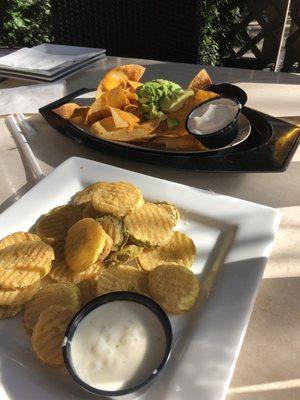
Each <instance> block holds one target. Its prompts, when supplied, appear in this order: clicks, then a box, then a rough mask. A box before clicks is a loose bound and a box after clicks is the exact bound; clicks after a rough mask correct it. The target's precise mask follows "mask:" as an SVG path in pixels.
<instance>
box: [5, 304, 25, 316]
mask: <svg viewBox="0 0 300 400" xmlns="http://www.w3.org/2000/svg"><path fill="white" fill-rule="evenodd" d="M21 310H22V306H19V305H16V306H0V319H6V318H11V317H14V316H15V315H17V314H18V313H19V312H20V311H21Z"/></svg>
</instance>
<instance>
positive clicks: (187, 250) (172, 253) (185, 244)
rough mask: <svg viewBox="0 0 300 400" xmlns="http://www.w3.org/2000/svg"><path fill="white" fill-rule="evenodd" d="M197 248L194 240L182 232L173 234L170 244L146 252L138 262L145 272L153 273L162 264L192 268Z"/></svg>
mask: <svg viewBox="0 0 300 400" xmlns="http://www.w3.org/2000/svg"><path fill="white" fill-rule="evenodd" d="M195 257H196V247H195V244H194V242H193V240H192V239H191V238H190V237H188V236H187V235H185V234H184V233H181V232H173V233H172V236H171V238H170V240H169V241H168V243H166V244H164V245H163V246H161V247H158V248H155V249H150V250H146V251H144V252H143V253H142V254H141V255H140V256H139V257H138V262H139V264H140V266H141V267H142V268H143V269H144V270H145V271H151V270H152V269H154V268H156V267H157V266H158V265H161V264H169V263H174V264H179V265H182V266H184V267H186V268H190V267H191V266H192V264H193V262H194V261H195Z"/></svg>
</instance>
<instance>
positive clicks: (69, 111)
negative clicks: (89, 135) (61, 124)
mask: <svg viewBox="0 0 300 400" xmlns="http://www.w3.org/2000/svg"><path fill="white" fill-rule="evenodd" d="M77 108H80V106H79V105H78V104H76V103H66V104H63V105H62V106H60V107H57V108H55V109H54V110H53V111H54V112H55V113H56V114H58V115H60V116H61V117H63V118H64V119H67V120H69V119H70V118H71V117H72V115H73V112H74V111H75V110H76V109H77Z"/></svg>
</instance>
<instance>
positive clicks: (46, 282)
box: [41, 275, 55, 288]
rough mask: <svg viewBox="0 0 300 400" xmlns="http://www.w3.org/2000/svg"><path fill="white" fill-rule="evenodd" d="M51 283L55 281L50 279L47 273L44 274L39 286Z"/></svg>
mask: <svg viewBox="0 0 300 400" xmlns="http://www.w3.org/2000/svg"><path fill="white" fill-rule="evenodd" d="M53 283H55V281H54V280H53V279H51V278H50V276H49V275H46V276H45V278H43V279H42V280H41V287H43V288H44V287H46V286H49V285H52V284H53Z"/></svg>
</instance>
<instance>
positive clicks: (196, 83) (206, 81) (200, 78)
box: [188, 69, 212, 90]
mask: <svg viewBox="0 0 300 400" xmlns="http://www.w3.org/2000/svg"><path fill="white" fill-rule="evenodd" d="M211 84H212V80H211V78H210V76H209V75H208V73H207V72H206V70H205V69H201V71H199V72H198V74H197V75H196V76H195V77H194V78H193V79H192V80H191V82H190V84H189V87H188V89H190V90H198V89H203V88H204V87H205V86H208V85H211Z"/></svg>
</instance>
